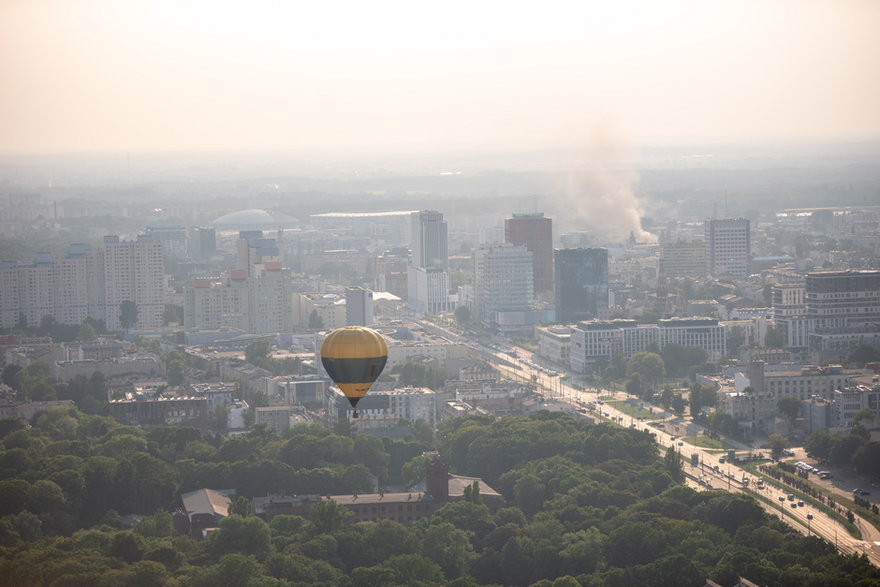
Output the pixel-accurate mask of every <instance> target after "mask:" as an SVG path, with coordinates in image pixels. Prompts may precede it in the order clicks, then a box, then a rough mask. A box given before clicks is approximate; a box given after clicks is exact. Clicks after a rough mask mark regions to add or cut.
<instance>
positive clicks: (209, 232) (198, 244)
mask: <svg viewBox="0 0 880 587" xmlns="http://www.w3.org/2000/svg"><path fill="white" fill-rule="evenodd" d="M216 254H217V231H216V230H215V229H213V228H193V229H192V231H191V232H190V256H191V257H192V258H194V259H210V258H211V257H213V256H214V255H216Z"/></svg>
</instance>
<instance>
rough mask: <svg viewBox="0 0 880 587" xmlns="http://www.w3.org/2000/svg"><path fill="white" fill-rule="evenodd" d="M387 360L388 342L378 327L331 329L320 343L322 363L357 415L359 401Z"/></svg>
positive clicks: (355, 415) (356, 415)
mask: <svg viewBox="0 0 880 587" xmlns="http://www.w3.org/2000/svg"><path fill="white" fill-rule="evenodd" d="M386 361H388V345H386V344H385V339H384V338H382V335H380V334H379V333H378V332H376V331H375V330H371V329H369V328H364V327H363V326H346V327H345V328H338V329H336V330H334V331H333V332H331V333H330V334H329V335H328V336H327V338H325V339H324V344H322V345H321V363H323V365H324V369H325V370H326V371H327V374H328V375H330V378H331V379H332V380H333V381H334V382H335V383H336V385H337V386H339V389H341V390H342V393H344V394H345V397H347V398H348V401H349V403H350V404H351V407H352V408H353V409H354V416H353V417H354V418H357V417H358V413H357V403H358V401H359V400H360V399H361V398H362V397H364V396H365V395H366V394H367V392H368V391H370V387H371V386H372V385H373V382H374V381H376V378H377V377H379V374H380V373H382V369H384V368H385V363H386Z"/></svg>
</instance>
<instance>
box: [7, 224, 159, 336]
mask: <svg viewBox="0 0 880 587" xmlns="http://www.w3.org/2000/svg"><path fill="white" fill-rule="evenodd" d="M162 251H163V249H162V243H161V242H159V241H157V240H155V239H153V238H152V237H149V236H143V235H142V236H139V237H137V240H135V241H122V240H120V239H119V237H118V236H106V237H104V244H103V246H102V247H101V248H100V249H98V250H90V249H89V248H88V247H86V246H85V245H83V244H74V245H71V246H70V247H69V248H68V250H67V253H66V254H65V256H64V258H62V259H55V258H53V256H52V255H50V254H48V253H40V254H38V255H37V257H36V258H35V259H34V261H33V262H32V263H19V262H15V261H6V262H3V263H2V264H0V328H11V327H13V326H16V325H17V324H19V322H20V321H21V320H22V319H24V321H25V322H26V323H27V324H28V325H30V326H36V325H39V324H40V322H41V321H42V319H43V318H44V317H52V318H54V319H55V320H56V321H58V322H60V323H62V324H81V323H82V322H83V321H84V320H85V319H86V318H94V319H95V320H103V321H104V324H105V326H106V327H107V329H108V330H119V329H120V328H121V324H120V319H119V318H120V308H121V304H122V302H124V301H130V302H134V303H135V304H136V305H137V310H138V314H137V323H136V324H134V325H133V326H134V327H136V328H158V327H160V326H162V313H163V312H164V310H165V292H164V286H165V267H164V262H163V259H162Z"/></svg>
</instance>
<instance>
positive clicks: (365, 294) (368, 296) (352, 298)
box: [345, 287, 373, 326]
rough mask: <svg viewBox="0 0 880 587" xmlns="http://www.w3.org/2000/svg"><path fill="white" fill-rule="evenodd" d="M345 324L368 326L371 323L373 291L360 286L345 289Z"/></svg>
mask: <svg viewBox="0 0 880 587" xmlns="http://www.w3.org/2000/svg"><path fill="white" fill-rule="evenodd" d="M345 324H346V326H370V325H371V324H373V292H371V291H370V290H368V289H364V288H362V287H349V288H346V289H345Z"/></svg>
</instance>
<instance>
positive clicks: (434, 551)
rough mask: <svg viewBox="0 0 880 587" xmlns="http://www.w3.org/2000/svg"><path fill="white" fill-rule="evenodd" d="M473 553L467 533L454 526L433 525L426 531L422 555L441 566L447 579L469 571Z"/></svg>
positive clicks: (444, 524)
mask: <svg viewBox="0 0 880 587" xmlns="http://www.w3.org/2000/svg"><path fill="white" fill-rule="evenodd" d="M473 552H474V547H473V545H472V544H471V542H470V540H469V539H468V535H467V532H465V531H463V530H459V529H458V528H456V527H455V526H453V525H452V524H449V523H443V524H433V525H431V526H428V528H427V529H426V530H425V537H424V541H423V544H422V554H423V555H424V556H426V557H428V558H430V559H431V560H432V561H434V562H435V563H437V564H438V565H440V568H441V569H442V570H443V574H444V575H446V578H447V579H453V578H455V577H458V576H460V575H461V574H462V573H463V572H464V571H465V569H467V566H468V563H469V562H470V560H471V558H473Z"/></svg>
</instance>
